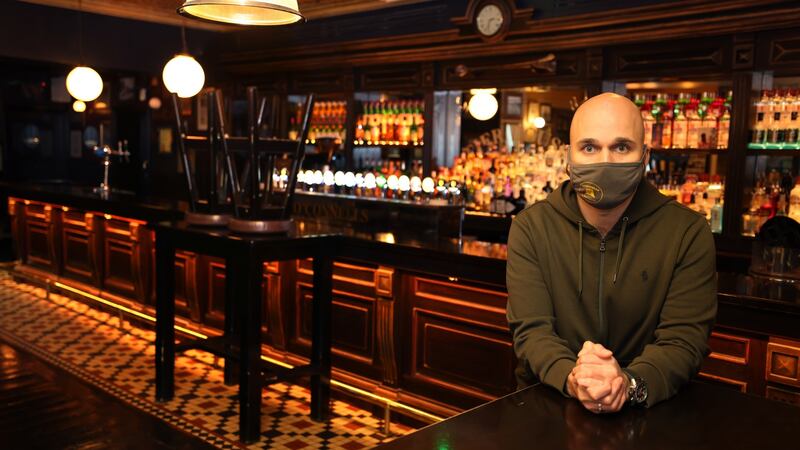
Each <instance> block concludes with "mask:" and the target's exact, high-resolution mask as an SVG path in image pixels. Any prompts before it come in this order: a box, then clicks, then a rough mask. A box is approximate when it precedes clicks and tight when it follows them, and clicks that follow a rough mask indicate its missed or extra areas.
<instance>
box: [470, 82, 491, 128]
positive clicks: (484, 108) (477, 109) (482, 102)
mask: <svg viewBox="0 0 800 450" xmlns="http://www.w3.org/2000/svg"><path fill="white" fill-rule="evenodd" d="M494 92H496V90H494V89H473V90H472V91H471V92H470V93H471V94H472V98H471V99H470V100H469V106H468V107H467V108H468V109H469V113H470V115H472V117H474V118H475V119H477V120H489V119H491V118H492V117H494V115H495V114H497V106H498V104H497V98H495V96H494V95H492V94H494Z"/></svg>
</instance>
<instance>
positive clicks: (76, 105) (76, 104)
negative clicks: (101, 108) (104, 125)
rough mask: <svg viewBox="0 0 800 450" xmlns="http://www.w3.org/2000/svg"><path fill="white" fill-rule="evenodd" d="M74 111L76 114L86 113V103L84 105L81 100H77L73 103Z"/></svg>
mask: <svg viewBox="0 0 800 450" xmlns="http://www.w3.org/2000/svg"><path fill="white" fill-rule="evenodd" d="M72 110H73V111H75V112H84V111H86V103H83V102H82V101H80V100H75V101H74V102H73V103H72Z"/></svg>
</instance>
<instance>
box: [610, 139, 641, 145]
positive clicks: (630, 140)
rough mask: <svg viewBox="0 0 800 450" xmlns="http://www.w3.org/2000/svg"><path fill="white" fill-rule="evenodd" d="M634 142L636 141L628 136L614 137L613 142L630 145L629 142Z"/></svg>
mask: <svg viewBox="0 0 800 450" xmlns="http://www.w3.org/2000/svg"><path fill="white" fill-rule="evenodd" d="M635 143H636V141H634V140H633V139H630V138H626V137H618V138H616V139H614V144H629V145H630V144H635Z"/></svg>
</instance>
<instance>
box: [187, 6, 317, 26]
mask: <svg viewBox="0 0 800 450" xmlns="http://www.w3.org/2000/svg"><path fill="white" fill-rule="evenodd" d="M178 13H179V14H182V15H184V16H191V17H195V18H198V19H203V20H209V21H212V22H223V23H231V24H236V25H288V24H290V23H295V22H297V21H299V20H305V17H303V15H302V14H300V8H299V7H298V6H297V0H186V1H184V2H183V6H181V7H180V8H178Z"/></svg>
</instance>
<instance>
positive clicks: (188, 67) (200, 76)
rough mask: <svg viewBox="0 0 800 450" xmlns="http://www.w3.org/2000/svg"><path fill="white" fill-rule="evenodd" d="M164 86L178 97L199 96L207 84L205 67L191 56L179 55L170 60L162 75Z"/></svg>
mask: <svg viewBox="0 0 800 450" xmlns="http://www.w3.org/2000/svg"><path fill="white" fill-rule="evenodd" d="M161 76H162V77H163V79H164V86H166V87H167V90H168V91H169V92H174V93H176V94H178V97H181V98H188V97H193V96H195V95H197V93H198V92H200V90H201V89H203V84H204V83H205V82H206V74H205V72H203V66H201V65H200V63H198V62H197V61H196V60H195V59H194V58H192V57H191V56H189V55H177V56H175V57H174V58H172V59H170V60H169V62H168V63H167V64H166V65H165V66H164V71H163V72H162V73H161Z"/></svg>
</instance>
